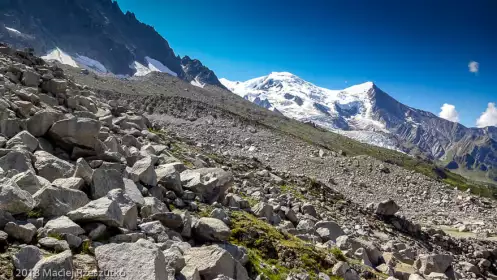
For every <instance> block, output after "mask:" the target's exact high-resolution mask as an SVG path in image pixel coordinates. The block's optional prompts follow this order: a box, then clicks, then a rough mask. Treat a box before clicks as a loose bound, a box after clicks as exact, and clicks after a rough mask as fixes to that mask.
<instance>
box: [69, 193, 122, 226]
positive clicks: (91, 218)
mask: <svg viewBox="0 0 497 280" xmlns="http://www.w3.org/2000/svg"><path fill="white" fill-rule="evenodd" d="M67 217H69V219H71V220H73V221H75V222H102V223H104V224H105V225H107V226H111V227H121V226H122V225H123V214H122V212H121V208H119V204H118V203H117V202H116V201H113V200H110V199H108V198H107V197H102V198H99V199H97V200H93V201H90V202H89V203H88V204H86V205H85V206H83V207H81V208H78V209H76V210H73V211H71V212H69V213H67Z"/></svg>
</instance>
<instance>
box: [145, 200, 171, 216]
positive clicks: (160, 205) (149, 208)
mask: <svg viewBox="0 0 497 280" xmlns="http://www.w3.org/2000/svg"><path fill="white" fill-rule="evenodd" d="M144 200H145V204H144V205H143V206H142V208H141V209H140V216H141V217H142V218H147V217H150V216H151V215H153V214H156V213H163V212H169V208H167V205H166V204H164V202H162V201H160V200H158V199H157V198H155V197H153V196H148V197H145V198H144Z"/></svg>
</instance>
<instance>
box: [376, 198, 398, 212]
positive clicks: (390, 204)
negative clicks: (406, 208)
mask: <svg viewBox="0 0 497 280" xmlns="http://www.w3.org/2000/svg"><path fill="white" fill-rule="evenodd" d="M399 209H400V207H399V206H398V205H397V203H395V201H393V200H391V199H389V200H385V201H382V202H380V203H378V206H376V210H375V214H377V215H382V216H393V215H395V213H397V212H398V211H399Z"/></svg>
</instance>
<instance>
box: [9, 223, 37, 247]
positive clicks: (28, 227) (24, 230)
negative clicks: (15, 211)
mask: <svg viewBox="0 0 497 280" xmlns="http://www.w3.org/2000/svg"><path fill="white" fill-rule="evenodd" d="M3 230H4V231H5V232H6V233H7V234H8V235H9V236H10V237H13V238H15V239H17V240H20V241H22V242H23V243H30V242H31V240H32V239H33V237H34V236H35V234H36V227H35V226H34V225H33V224H25V225H23V224H17V223H14V222H9V223H7V224H6V225H5V228H4V229H3Z"/></svg>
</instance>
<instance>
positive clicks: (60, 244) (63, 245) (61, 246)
mask: <svg viewBox="0 0 497 280" xmlns="http://www.w3.org/2000/svg"><path fill="white" fill-rule="evenodd" d="M38 243H39V244H40V246H41V247H42V248H45V249H49V250H53V251H56V252H63V251H66V250H70V249H71V248H69V244H68V243H67V241H65V240H58V239H55V238H53V237H44V238H41V239H40V240H38Z"/></svg>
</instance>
